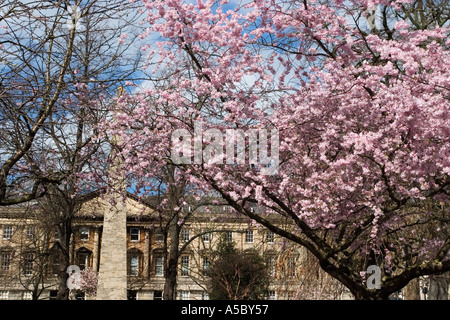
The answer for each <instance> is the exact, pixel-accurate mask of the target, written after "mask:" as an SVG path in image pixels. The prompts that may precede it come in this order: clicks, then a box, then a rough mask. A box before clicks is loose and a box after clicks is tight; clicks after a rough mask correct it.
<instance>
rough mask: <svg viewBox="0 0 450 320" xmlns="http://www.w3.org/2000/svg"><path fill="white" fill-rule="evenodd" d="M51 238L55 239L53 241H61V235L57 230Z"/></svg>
mask: <svg viewBox="0 0 450 320" xmlns="http://www.w3.org/2000/svg"><path fill="white" fill-rule="evenodd" d="M53 238H54V239H55V241H60V240H61V234H60V233H59V230H58V229H55V233H54V234H53Z"/></svg>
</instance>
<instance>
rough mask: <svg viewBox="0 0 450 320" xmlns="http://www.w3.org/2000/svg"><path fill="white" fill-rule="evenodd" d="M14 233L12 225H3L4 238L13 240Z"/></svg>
mask: <svg viewBox="0 0 450 320" xmlns="http://www.w3.org/2000/svg"><path fill="white" fill-rule="evenodd" d="M12 235H13V227H12V226H4V227H3V240H11V238H12Z"/></svg>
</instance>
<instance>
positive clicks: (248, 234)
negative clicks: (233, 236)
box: [245, 230, 253, 243]
mask: <svg viewBox="0 0 450 320" xmlns="http://www.w3.org/2000/svg"><path fill="white" fill-rule="evenodd" d="M245 242H247V243H253V230H247V231H245Z"/></svg>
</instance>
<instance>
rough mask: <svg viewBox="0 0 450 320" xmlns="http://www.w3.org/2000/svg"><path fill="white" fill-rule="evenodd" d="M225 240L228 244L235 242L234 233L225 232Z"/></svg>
mask: <svg viewBox="0 0 450 320" xmlns="http://www.w3.org/2000/svg"><path fill="white" fill-rule="evenodd" d="M225 240H226V241H227V242H232V241H233V232H232V231H227V232H225Z"/></svg>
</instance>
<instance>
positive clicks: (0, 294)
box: [0, 291, 9, 300]
mask: <svg viewBox="0 0 450 320" xmlns="http://www.w3.org/2000/svg"><path fill="white" fill-rule="evenodd" d="M8 299H9V291H0V300H8Z"/></svg>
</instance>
